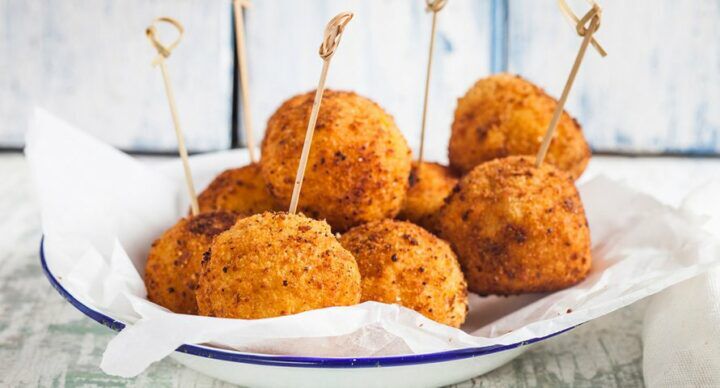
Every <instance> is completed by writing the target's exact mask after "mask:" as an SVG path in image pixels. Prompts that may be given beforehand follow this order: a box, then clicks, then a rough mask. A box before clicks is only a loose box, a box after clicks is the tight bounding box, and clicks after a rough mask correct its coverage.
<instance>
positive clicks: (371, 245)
mask: <svg viewBox="0 0 720 388" xmlns="http://www.w3.org/2000/svg"><path fill="white" fill-rule="evenodd" d="M340 242H341V243H342V245H343V246H344V247H345V248H347V249H348V250H349V251H350V252H352V254H353V255H354V256H355V259H356V260H357V263H358V267H359V268H360V275H361V276H362V301H370V300H372V301H378V302H384V303H397V304H400V305H402V306H405V307H407V308H410V309H413V310H415V311H417V312H419V313H421V314H423V315H425V316H426V317H428V318H430V319H432V320H435V321H437V322H440V323H444V324H446V325H448V326H453V327H459V326H460V325H461V324H462V323H463V322H464V321H465V317H466V315H467V308H468V304H467V303H468V301H467V283H466V282H465V278H464V276H463V273H462V271H461V270H460V265H459V264H458V261H457V258H456V257H455V253H453V251H452V249H450V246H449V245H448V244H447V243H446V242H445V241H442V240H440V239H439V238H437V237H435V236H434V235H432V234H431V233H430V232H428V231H426V230H425V229H423V228H421V227H419V226H417V225H415V224H411V223H409V222H403V221H395V220H382V221H374V222H371V223H367V224H364V225H361V226H357V227H355V228H353V229H350V230H349V231H348V232H346V233H345V234H343V235H342V237H341V238H340Z"/></svg>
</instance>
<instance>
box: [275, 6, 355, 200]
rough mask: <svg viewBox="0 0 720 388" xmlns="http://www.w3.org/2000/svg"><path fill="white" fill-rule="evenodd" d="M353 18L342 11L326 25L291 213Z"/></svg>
mask: <svg viewBox="0 0 720 388" xmlns="http://www.w3.org/2000/svg"><path fill="white" fill-rule="evenodd" d="M352 18H353V14H352V13H350V12H341V13H339V14H338V15H337V16H335V17H334V18H332V19H330V21H329V22H328V24H327V26H326V27H325V34H324V35H323V40H322V43H321V44H320V49H319V50H318V54H320V58H322V60H323V67H322V71H321V72H320V81H319V82H318V87H317V90H315V99H314V100H313V105H312V111H311V112H310V120H309V121H308V126H307V130H306V131H305V142H304V143H303V148H302V154H301V155H300V163H298V169H297V174H296V175H295V186H294V187H293V192H292V197H291V199H290V209H289V210H288V213H290V214H295V213H296V212H297V207H298V201H299V198H300V190H301V189H302V183H303V178H304V177H305V168H306V167H307V162H308V156H309V155H310V147H311V145H312V138H313V132H315V123H316V122H317V116H318V112H319V111H320V103H321V102H322V96H323V92H324V91H325V80H326V79H327V73H328V68H329V66H330V60H331V59H332V57H333V55H334V54H335V50H337V48H338V45H339V44H340V38H342V34H343V31H344V30H345V26H346V25H347V24H348V23H349V22H350V20H351V19H352Z"/></svg>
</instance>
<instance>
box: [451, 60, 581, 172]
mask: <svg viewBox="0 0 720 388" xmlns="http://www.w3.org/2000/svg"><path fill="white" fill-rule="evenodd" d="M556 106H557V100H555V99H554V98H552V97H550V96H548V95H547V94H546V93H545V92H544V91H543V90H542V89H540V88H539V87H537V86H536V85H534V84H532V83H531V82H529V81H527V80H525V79H523V78H521V77H520V76H515V75H510V74H496V75H492V76H490V77H487V78H483V79H481V80H479V81H477V82H476V83H475V85H473V86H472V87H471V88H470V90H468V91H467V93H466V94H465V96H463V97H462V98H460V99H459V100H458V105H457V108H456V110H455V120H454V122H453V124H452V134H451V136H450V143H449V149H448V150H449V156H450V165H451V167H452V168H453V169H455V170H457V171H458V172H460V173H462V174H466V173H468V172H469V171H470V170H472V169H473V167H475V166H477V165H478V164H480V163H483V162H486V161H489V160H493V159H497V158H502V157H505V156H513V155H532V156H534V155H535V154H536V153H537V152H538V149H539V148H540V143H541V142H542V138H543V136H544V135H545V132H546V131H547V127H548V125H549V123H550V119H551V118H552V114H553V112H554V110H555V108H556ZM545 160H546V161H547V162H548V163H550V164H552V165H554V166H555V167H557V168H559V169H561V170H563V171H565V172H566V173H568V174H569V175H570V176H571V177H573V179H577V178H579V177H580V175H582V173H583V171H584V170H585V166H587V163H588V161H589V160H590V147H589V146H588V144H587V142H586V141H585V137H584V136H583V133H582V128H581V126H580V124H579V123H578V122H577V120H575V119H574V118H572V117H571V116H570V115H569V114H568V113H567V112H563V114H562V116H561V118H560V122H559V123H558V126H557V129H556V130H555V133H554V135H553V140H552V143H551V145H550V148H549V150H548V154H547V157H546V159H545Z"/></svg>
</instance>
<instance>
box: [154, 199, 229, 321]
mask: <svg viewBox="0 0 720 388" xmlns="http://www.w3.org/2000/svg"><path fill="white" fill-rule="evenodd" d="M236 219H237V215H236V214H234V213H230V212H211V213H201V214H199V215H197V216H195V217H192V216H190V217H186V218H183V219H181V220H180V221H178V223H177V224H175V225H174V226H173V227H171V228H170V229H168V230H166V231H165V233H163V234H162V235H161V236H160V237H159V238H158V239H157V240H155V242H154V243H153V244H152V248H150V253H149V254H148V258H147V262H146V263H145V287H146V288H147V294H148V299H150V300H151V301H153V302H155V303H157V304H159V305H161V306H163V307H165V308H167V309H169V310H171V311H174V312H176V313H181V314H197V302H196V301H195V289H196V288H197V284H198V278H199V276H200V262H201V261H202V259H203V254H204V253H205V252H206V251H207V250H208V249H209V248H210V244H211V243H212V240H213V238H214V237H215V236H216V235H218V234H220V233H221V232H223V231H225V230H226V229H228V228H230V227H231V226H232V225H233V224H234V223H235V221H236Z"/></svg>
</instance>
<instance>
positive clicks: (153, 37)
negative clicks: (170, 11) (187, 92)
mask: <svg viewBox="0 0 720 388" xmlns="http://www.w3.org/2000/svg"><path fill="white" fill-rule="evenodd" d="M161 22H162V23H168V24H170V25H172V26H173V27H175V29H176V30H177V31H178V36H177V38H176V39H175V41H174V42H173V43H172V44H170V45H169V46H165V45H163V44H162V43H160V41H159V40H158V38H157V28H156V27H155V25H156V24H157V23H161ZM183 32H184V28H183V26H182V24H180V22H178V21H177V20H175V19H173V18H169V17H160V18H157V19H155V20H153V22H152V24H151V25H150V27H148V28H147V29H146V30H145V34H146V35H147V37H148V39H149V40H150V43H151V44H152V45H153V47H155V49H156V50H157V52H158V55H157V56H156V57H155V59H153V61H152V64H153V66H157V65H159V66H160V72H161V73H162V77H163V82H164V83H165V93H166V94H167V99H168V104H169V105H170V114H171V115H172V120H173V124H174V127H175V136H176V137H177V142H178V152H179V153H180V159H182V164H183V170H184V172H185V183H186V184H187V189H188V194H189V195H190V205H191V208H192V214H193V216H196V215H198V213H200V207H199V206H198V201H197V195H196V193H195V185H194V184H193V179H192V173H191V171H190V163H189V162H188V153H187V149H186V148H185V137H184V136H183V133H182V129H181V128H180V119H179V117H178V112H177V106H176V104H175V94H174V92H173V89H172V84H171V83H170V75H169V74H168V69H167V65H166V64H165V59H167V58H168V57H169V56H170V54H171V53H172V50H173V49H175V48H176V47H177V45H178V44H179V43H180V39H182V36H183Z"/></svg>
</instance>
